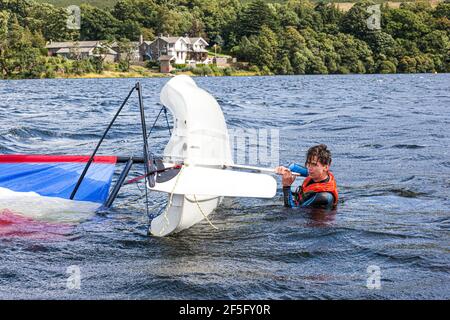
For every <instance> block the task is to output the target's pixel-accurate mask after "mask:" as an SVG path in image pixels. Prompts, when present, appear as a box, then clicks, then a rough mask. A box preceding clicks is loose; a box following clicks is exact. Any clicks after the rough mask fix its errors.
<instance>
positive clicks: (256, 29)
mask: <svg viewBox="0 0 450 320" xmlns="http://www.w3.org/2000/svg"><path fill="white" fill-rule="evenodd" d="M373 5H375V2H373V1H371V0H363V1H358V2H357V3H356V4H355V5H354V6H353V7H352V8H351V9H350V10H349V11H347V12H343V11H341V10H338V9H337V7H336V6H335V5H333V4H330V3H326V2H315V3H312V2H310V1H309V0H287V1H284V2H278V1H274V3H270V1H263V0H253V1H240V0H209V1H204V0H189V1H188V0H118V1H117V2H116V3H115V5H114V6H113V7H111V8H99V7H94V6H92V5H87V4H83V5H81V28H80V29H70V28H68V27H67V23H66V22H67V17H68V13H67V12H66V10H65V9H64V8H57V7H54V6H52V5H49V4H45V3H41V2H39V3H38V2H35V1H33V0H0V69H1V71H0V72H1V73H0V76H2V77H11V76H15V75H16V76H18V75H20V76H30V77H38V76H47V75H51V74H52V72H54V71H56V70H62V69H64V70H66V69H67V71H70V68H72V69H71V70H72V71H73V70H75V71H76V72H77V73H79V72H84V71H86V70H91V69H92V68H93V69H94V70H93V71H95V69H97V70H100V69H101V68H100V67H101V66H99V65H98V62H96V61H90V62H89V63H86V62H76V63H72V64H70V68H69V67H68V66H67V65H66V66H63V65H61V63H62V62H61V61H59V60H58V59H55V58H49V57H46V52H45V49H44V46H45V41H48V40H53V41H62V40H99V39H101V40H111V41H112V40H117V39H122V41H121V43H122V45H123V46H124V47H127V41H137V40H138V38H139V35H141V34H142V35H144V38H145V39H146V40H150V39H152V38H153V37H154V36H155V35H157V34H160V33H163V34H170V35H184V34H189V35H190V36H202V37H204V38H205V39H206V40H207V41H208V42H209V44H210V45H211V46H212V45H214V44H217V45H218V46H219V48H220V49H221V50H222V51H223V52H225V53H231V54H233V55H235V56H236V57H237V58H238V59H239V60H240V61H247V62H249V63H250V68H251V69H252V70H259V72H260V73H261V74H327V73H330V74H333V73H373V72H380V73H392V72H435V71H437V72H449V71H450V66H449V63H450V61H449V60H450V58H449V50H450V17H449V15H450V2H449V1H448V0H445V1H443V2H440V3H439V4H438V5H437V6H436V7H435V8H432V7H431V6H430V5H429V4H428V3H427V2H416V3H410V4H402V5H401V6H400V8H391V7H389V6H388V5H381V6H380V7H377V8H379V11H380V13H381V16H380V17H379V18H380V19H379V21H380V22H381V25H380V28H373V27H369V25H368V23H369V22H368V21H369V20H370V19H373V11H370V10H369V8H370V6H373ZM377 19H378V18H377ZM96 63H97V64H96ZM43 64H46V65H45V66H42V65H43ZM49 65H50V66H49ZM96 66H97V67H96ZM68 68H69V69H68ZM120 69H121V70H128V69H129V64H128V63H127V62H126V61H122V63H121V65H120ZM83 70H84V71H83Z"/></svg>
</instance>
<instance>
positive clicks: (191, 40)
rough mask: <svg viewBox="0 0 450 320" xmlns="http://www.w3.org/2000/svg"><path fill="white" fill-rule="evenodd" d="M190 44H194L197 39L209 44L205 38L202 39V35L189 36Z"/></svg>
mask: <svg viewBox="0 0 450 320" xmlns="http://www.w3.org/2000/svg"><path fill="white" fill-rule="evenodd" d="M189 40H190V42H191V44H195V43H196V42H197V41H200V40H201V41H203V42H204V43H205V45H206V46H207V45H209V44H208V42H206V40H205V39H203V38H202V37H198V38H189Z"/></svg>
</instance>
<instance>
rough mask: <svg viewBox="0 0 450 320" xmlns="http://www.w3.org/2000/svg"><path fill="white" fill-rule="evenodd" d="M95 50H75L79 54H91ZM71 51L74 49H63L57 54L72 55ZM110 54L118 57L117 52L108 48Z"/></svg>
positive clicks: (83, 48) (84, 48)
mask: <svg viewBox="0 0 450 320" xmlns="http://www.w3.org/2000/svg"><path fill="white" fill-rule="evenodd" d="M94 49H95V48H94V47H90V48H87V47H81V48H77V49H75V50H76V51H77V52H79V53H89V52H91V51H93V50H94ZM71 50H73V48H61V49H59V50H58V51H56V54H69V53H72V51H71ZM108 54H112V55H116V54H117V52H116V51H114V50H112V49H109V48H108Z"/></svg>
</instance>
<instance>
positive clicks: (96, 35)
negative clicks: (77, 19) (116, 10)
mask: <svg viewBox="0 0 450 320" xmlns="http://www.w3.org/2000/svg"><path fill="white" fill-rule="evenodd" d="M119 24H120V22H119V20H117V19H116V18H114V17H113V16H112V15H111V13H109V12H108V11H105V10H102V9H99V8H96V7H93V6H91V5H88V4H82V5H81V29H80V37H81V39H82V40H105V39H113V38H114V37H115V36H116V34H117V32H118V30H119Z"/></svg>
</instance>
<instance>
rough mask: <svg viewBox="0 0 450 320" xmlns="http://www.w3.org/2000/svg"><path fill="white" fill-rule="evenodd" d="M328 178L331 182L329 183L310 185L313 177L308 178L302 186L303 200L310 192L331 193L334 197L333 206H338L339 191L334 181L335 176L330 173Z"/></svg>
mask: <svg viewBox="0 0 450 320" xmlns="http://www.w3.org/2000/svg"><path fill="white" fill-rule="evenodd" d="M328 176H329V177H330V180H328V182H321V183H312V184H310V185H308V183H310V181H311V179H312V178H311V177H306V179H305V180H304V181H303V184H302V188H301V191H302V194H301V198H304V195H305V194H307V193H310V192H314V193H319V192H330V193H331V194H332V195H333V197H334V202H333V206H336V205H337V202H338V190H337V186H336V180H335V179H334V175H333V174H332V173H331V172H328Z"/></svg>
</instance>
